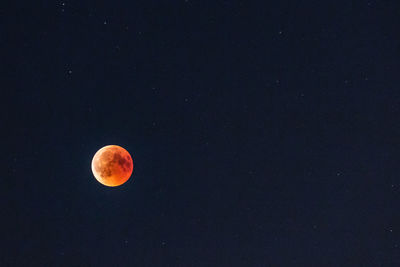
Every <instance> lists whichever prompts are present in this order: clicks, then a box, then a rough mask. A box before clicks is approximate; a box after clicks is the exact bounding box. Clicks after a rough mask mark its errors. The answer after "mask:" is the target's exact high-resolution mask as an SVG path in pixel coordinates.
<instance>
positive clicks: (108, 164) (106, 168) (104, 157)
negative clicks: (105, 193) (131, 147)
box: [92, 145, 133, 187]
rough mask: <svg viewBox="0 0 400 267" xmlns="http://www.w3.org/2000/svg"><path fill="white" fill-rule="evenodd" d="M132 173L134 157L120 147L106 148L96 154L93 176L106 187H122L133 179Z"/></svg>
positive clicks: (111, 146) (93, 163) (93, 162)
mask: <svg viewBox="0 0 400 267" xmlns="http://www.w3.org/2000/svg"><path fill="white" fill-rule="evenodd" d="M132 171H133V161H132V157H131V155H130V154H129V152H128V151H126V150H125V149H124V148H122V147H120V146H116V145H110V146H105V147H103V148H101V149H100V150H99V151H97V152H96V154H95V155H94V157H93V160H92V172H93V175H94V177H95V178H96V179H97V181H99V182H100V183H101V184H103V185H105V186H112V187H115V186H119V185H122V184H123V183H125V182H126V181H128V179H129V178H130V177H131V175H132Z"/></svg>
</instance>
